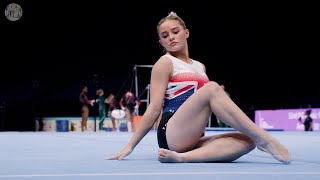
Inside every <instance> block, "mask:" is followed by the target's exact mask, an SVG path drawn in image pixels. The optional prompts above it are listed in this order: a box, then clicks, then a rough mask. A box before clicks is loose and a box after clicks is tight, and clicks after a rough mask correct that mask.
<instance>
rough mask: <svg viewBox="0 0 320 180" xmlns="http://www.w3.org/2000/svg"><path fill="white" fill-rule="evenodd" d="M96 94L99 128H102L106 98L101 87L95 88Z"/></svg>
mask: <svg viewBox="0 0 320 180" xmlns="http://www.w3.org/2000/svg"><path fill="white" fill-rule="evenodd" d="M96 94H97V95H98V98H97V100H96V101H97V103H98V110H99V130H102V128H103V122H104V120H105V119H106V115H107V114H106V113H107V112H106V98H105V97H104V91H103V89H99V90H97V92H96Z"/></svg>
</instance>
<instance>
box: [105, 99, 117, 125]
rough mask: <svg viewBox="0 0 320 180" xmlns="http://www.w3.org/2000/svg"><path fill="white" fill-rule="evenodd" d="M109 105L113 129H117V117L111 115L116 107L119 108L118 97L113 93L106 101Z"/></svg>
mask: <svg viewBox="0 0 320 180" xmlns="http://www.w3.org/2000/svg"><path fill="white" fill-rule="evenodd" d="M105 102H106V103H107V104H108V105H109V107H108V116H109V117H110V118H111V122H112V131H117V128H116V119H115V118H114V117H112V116H111V112H112V111H113V110H115V109H117V104H116V97H115V96H114V95H113V94H112V93H111V94H110V95H109V96H108V97H107V99H106V101H105Z"/></svg>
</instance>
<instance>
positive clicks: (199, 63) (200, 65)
mask: <svg viewBox="0 0 320 180" xmlns="http://www.w3.org/2000/svg"><path fill="white" fill-rule="evenodd" d="M192 61H193V62H194V63H195V64H196V65H197V66H199V67H201V68H203V70H204V72H206V66H205V65H204V64H203V63H202V62H200V61H197V60H194V59H192Z"/></svg>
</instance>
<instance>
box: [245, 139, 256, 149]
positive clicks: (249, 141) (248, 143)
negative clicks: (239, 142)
mask: <svg viewBox="0 0 320 180" xmlns="http://www.w3.org/2000/svg"><path fill="white" fill-rule="evenodd" d="M244 140H245V142H246V147H247V150H248V152H250V151H252V150H254V149H255V148H256V146H257V145H256V143H255V142H254V141H253V140H252V139H251V138H249V137H247V136H246V137H245V138H244Z"/></svg>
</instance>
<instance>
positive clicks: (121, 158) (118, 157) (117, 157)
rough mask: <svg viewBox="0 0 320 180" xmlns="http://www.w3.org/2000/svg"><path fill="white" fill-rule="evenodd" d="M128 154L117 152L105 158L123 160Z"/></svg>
mask: <svg viewBox="0 0 320 180" xmlns="http://www.w3.org/2000/svg"><path fill="white" fill-rule="evenodd" d="M125 156H126V155H123V154H115V155H113V156H111V157H106V158H104V159H105V160H123V159H124V157H125Z"/></svg>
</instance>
